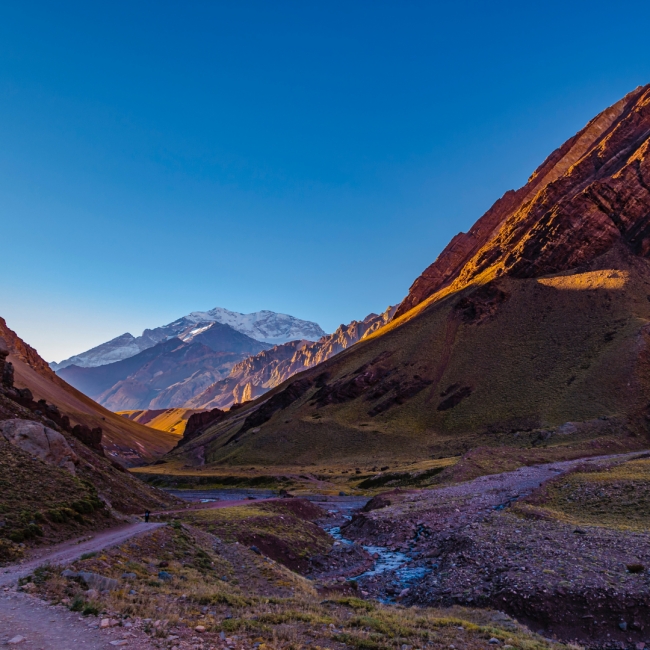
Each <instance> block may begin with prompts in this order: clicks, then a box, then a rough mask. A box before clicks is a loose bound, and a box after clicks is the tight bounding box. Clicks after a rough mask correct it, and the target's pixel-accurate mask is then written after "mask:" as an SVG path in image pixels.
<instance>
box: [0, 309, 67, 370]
mask: <svg viewBox="0 0 650 650" xmlns="http://www.w3.org/2000/svg"><path fill="white" fill-rule="evenodd" d="M0 337H1V338H3V339H4V341H5V344H6V346H7V349H8V350H9V354H12V355H14V356H15V357H17V358H18V359H20V360H21V361H24V362H25V363H26V364H27V365H28V366H30V367H31V368H33V369H34V370H36V372H38V373H39V374H40V375H43V376H44V377H47V378H48V379H55V378H56V375H55V374H54V371H53V370H52V369H51V368H50V366H49V365H48V364H47V362H46V361H45V360H44V359H42V358H41V356H40V355H39V354H38V352H37V351H36V350H35V349H34V348H33V347H32V346H31V345H28V344H27V343H25V342H24V341H23V340H22V339H21V338H20V337H19V336H17V335H16V333H15V332H14V331H13V330H11V329H9V327H7V322H6V321H5V319H4V318H2V317H0Z"/></svg>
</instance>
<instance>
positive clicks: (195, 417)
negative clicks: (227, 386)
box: [177, 409, 226, 447]
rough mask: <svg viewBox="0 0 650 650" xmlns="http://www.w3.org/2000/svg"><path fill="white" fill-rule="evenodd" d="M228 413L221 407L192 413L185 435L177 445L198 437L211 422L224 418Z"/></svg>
mask: <svg viewBox="0 0 650 650" xmlns="http://www.w3.org/2000/svg"><path fill="white" fill-rule="evenodd" d="M225 415H226V412H225V411H222V410H221V409H212V410H210V411H201V412H199V413H194V414H192V415H190V417H189V419H188V420H187V424H186V425H185V431H184V432H183V437H182V438H181V439H180V440H179V442H178V445H177V447H181V446H182V445H185V444H187V443H188V442H189V441H190V440H194V438H198V437H199V436H200V435H201V433H202V432H203V431H204V430H205V429H206V428H207V427H209V426H210V425H211V424H214V423H215V422H218V421H219V420H221V419H223V417H224V416H225Z"/></svg>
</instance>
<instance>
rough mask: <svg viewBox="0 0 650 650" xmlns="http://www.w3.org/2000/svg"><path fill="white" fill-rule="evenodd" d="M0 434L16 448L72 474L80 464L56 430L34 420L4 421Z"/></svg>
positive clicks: (1, 424) (0, 425) (1, 423)
mask: <svg viewBox="0 0 650 650" xmlns="http://www.w3.org/2000/svg"><path fill="white" fill-rule="evenodd" d="M0 433H2V435H3V436H4V437H5V438H6V439H7V441H8V442H10V443H11V444H12V445H15V446H16V447H20V448H21V449H22V450H24V451H26V452H27V453H28V454H32V455H33V456H36V457H37V458H40V459H41V460H43V461H45V462H46V463H49V464H50V465H56V466H57V467H63V468H65V469H67V470H68V471H69V472H72V474H74V473H75V465H76V464H77V463H78V462H79V458H78V456H77V455H76V454H75V453H74V451H72V448H71V447H70V445H69V444H68V441H67V440H66V439H65V438H64V437H63V436H62V435H61V434H60V433H59V432H58V431H55V430H54V429H50V428H48V427H46V426H44V425H42V424H41V423H40V422H33V421H32V420H18V419H16V420H4V421H3V422H0Z"/></svg>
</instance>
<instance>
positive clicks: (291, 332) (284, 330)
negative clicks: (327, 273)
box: [50, 307, 325, 371]
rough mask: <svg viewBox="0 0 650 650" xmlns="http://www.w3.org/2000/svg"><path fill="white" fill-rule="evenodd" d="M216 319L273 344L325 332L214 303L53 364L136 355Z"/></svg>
mask: <svg viewBox="0 0 650 650" xmlns="http://www.w3.org/2000/svg"><path fill="white" fill-rule="evenodd" d="M213 323H220V324H222V325H226V326H228V327H230V328H232V329H233V330H236V331H237V332H239V333H241V334H244V335H246V336H247V337H249V338H252V339H255V340H256V341H259V342H261V343H268V344H270V345H279V344H282V343H287V342H288V341H293V340H297V339H307V340H309V341H317V340H318V339H320V338H321V337H322V336H325V332H324V331H323V330H322V328H321V327H320V325H318V323H314V322H311V321H306V320H301V319H300V318H295V317H294V316H290V315H289V314H278V313H276V312H273V311H269V310H262V311H258V312H253V313H250V314H240V313H238V312H234V311H229V310H228V309H224V308H223V307H215V308H214V309H210V310H209V311H194V312H192V313H190V314H188V315H187V316H183V317H181V318H178V319H177V320H175V321H173V322H172V323H169V324H167V325H163V326H162V327H156V328H154V329H145V330H144V331H143V332H142V334H141V335H140V336H138V337H134V336H132V335H131V334H129V333H128V332H127V333H125V334H122V335H120V336H117V337H115V338H114V339H111V340H110V341H107V342H106V343H102V344H101V345H98V346H96V347H94V348H92V349H90V350H87V351H86V352H82V353H80V354H77V355H75V356H73V357H70V358H69V359H65V360H64V361H61V362H60V363H52V364H50V365H51V367H52V368H53V369H54V370H57V371H58V370H61V369H63V368H66V367H68V366H71V365H76V366H78V367H80V368H94V367H97V366H103V365H107V364H109V363H115V362H116V361H122V360H123V359H128V358H130V357H133V356H135V355H136V354H138V353H140V352H142V351H144V350H147V349H149V348H151V347H153V346H154V345H157V344H158V343H160V342H161V341H165V340H167V339H169V338H173V337H178V338H180V339H181V340H183V341H187V340H190V339H192V338H193V337H194V336H197V335H198V334H200V333H201V332H203V331H206V330H207V329H208V328H209V327H210V325H211V324H213Z"/></svg>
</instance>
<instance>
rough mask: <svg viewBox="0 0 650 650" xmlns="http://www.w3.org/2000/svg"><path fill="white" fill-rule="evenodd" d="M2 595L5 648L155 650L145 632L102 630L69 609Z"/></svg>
mask: <svg viewBox="0 0 650 650" xmlns="http://www.w3.org/2000/svg"><path fill="white" fill-rule="evenodd" d="M0 594H2V595H0V646H2V647H4V646H5V645H6V646H7V647H8V648H13V647H17V648H30V650H80V649H81V648H83V650H108V649H109V648H114V647H121V646H124V647H127V648H129V647H130V648H138V650H149V649H150V648H151V649H153V648H154V647H155V646H153V645H152V644H151V642H150V640H149V638H148V637H147V635H146V634H144V633H142V632H132V631H130V630H128V629H125V628H112V629H108V630H100V629H99V627H98V626H99V621H98V619H96V618H95V617H88V618H83V617H81V616H79V614H76V613H74V612H71V611H69V610H68V608H67V607H63V606H60V605H59V606H52V605H48V604H47V603H45V602H43V601H41V600H39V599H38V598H34V597H32V596H29V595H27V594H21V593H18V592H15V591H10V592H0ZM20 637H22V639H23V640H22V641H20V640H19V638H20ZM10 640H14V641H13V643H12V644H8V642H9V641H10ZM14 644H15V646H14Z"/></svg>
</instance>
